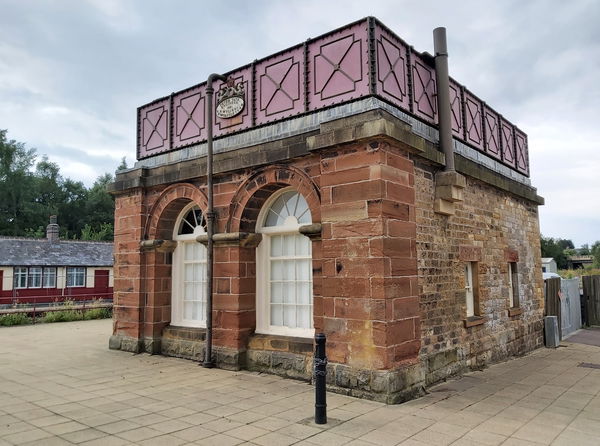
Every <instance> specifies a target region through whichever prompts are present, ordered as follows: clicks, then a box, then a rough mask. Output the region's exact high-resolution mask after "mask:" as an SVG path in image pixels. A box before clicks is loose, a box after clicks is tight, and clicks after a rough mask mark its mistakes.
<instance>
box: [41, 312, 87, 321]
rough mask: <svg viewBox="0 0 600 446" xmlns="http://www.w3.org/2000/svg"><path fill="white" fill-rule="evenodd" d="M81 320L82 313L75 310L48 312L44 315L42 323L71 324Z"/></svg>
mask: <svg viewBox="0 0 600 446" xmlns="http://www.w3.org/2000/svg"><path fill="white" fill-rule="evenodd" d="M82 319H83V313H82V312H81V311H75V310H61V311H49V312H48V313H46V314H44V317H43V318H42V321H43V322H47V323H50V322H71V321H80V320H82Z"/></svg>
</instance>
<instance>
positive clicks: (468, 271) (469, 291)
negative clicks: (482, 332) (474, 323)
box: [465, 262, 475, 317]
mask: <svg viewBox="0 0 600 446" xmlns="http://www.w3.org/2000/svg"><path fill="white" fill-rule="evenodd" d="M465 299H466V303H467V317H474V316H475V290H474V286H473V262H466V263H465Z"/></svg>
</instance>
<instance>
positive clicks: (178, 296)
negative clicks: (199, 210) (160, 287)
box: [171, 203, 207, 328]
mask: <svg viewBox="0 0 600 446" xmlns="http://www.w3.org/2000/svg"><path fill="white" fill-rule="evenodd" d="M194 207H197V205H196V204H195V203H190V204H188V205H187V206H186V207H185V208H183V210H182V211H181V212H180V213H179V216H178V217H177V220H176V222H175V227H174V228H173V240H174V241H176V242H177V246H176V248H175V251H173V262H172V275H171V276H172V282H171V325H177V326H181V327H197V328H206V311H202V318H201V319H200V320H194V319H186V318H185V317H184V296H185V282H184V277H185V264H186V260H185V246H186V245H188V244H192V243H194V244H198V245H199V247H200V249H201V250H202V249H203V250H204V253H205V255H204V261H194V262H188V263H200V264H202V263H204V265H205V268H204V271H205V272H206V254H207V253H206V246H204V245H202V244H200V243H198V242H197V241H196V237H198V236H199V235H202V234H206V230H205V229H204V228H203V227H202V226H201V225H199V226H196V227H195V228H194V232H193V233H192V234H179V228H180V226H181V224H182V222H183V219H184V218H185V217H186V215H187V214H188V212H189V211H190V210H191V209H193V208H194ZM204 283H206V276H205V277H204ZM203 286H204V285H203ZM204 306H206V297H205V303H204Z"/></svg>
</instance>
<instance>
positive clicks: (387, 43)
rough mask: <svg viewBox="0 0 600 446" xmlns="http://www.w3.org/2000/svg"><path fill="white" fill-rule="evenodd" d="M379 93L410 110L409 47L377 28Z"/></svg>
mask: <svg viewBox="0 0 600 446" xmlns="http://www.w3.org/2000/svg"><path fill="white" fill-rule="evenodd" d="M375 49H376V51H375V55H376V60H377V93H378V94H379V95H380V96H382V97H384V98H386V99H388V100H389V101H391V102H392V103H393V104H395V105H398V106H399V107H401V108H403V109H405V110H410V107H409V102H408V101H409V96H408V76H407V73H406V66H407V51H408V50H407V48H406V45H405V44H404V43H403V42H402V41H401V40H400V39H398V38H397V37H396V36H394V35H393V34H391V33H389V32H387V31H386V30H385V29H383V28H382V27H380V26H377V27H376V28H375Z"/></svg>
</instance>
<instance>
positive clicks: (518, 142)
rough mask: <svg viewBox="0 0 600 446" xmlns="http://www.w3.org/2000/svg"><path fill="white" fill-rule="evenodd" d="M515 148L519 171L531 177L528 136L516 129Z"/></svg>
mask: <svg viewBox="0 0 600 446" xmlns="http://www.w3.org/2000/svg"><path fill="white" fill-rule="evenodd" d="M515 148H516V155H517V170H518V171H520V172H523V173H524V174H525V175H529V149H528V147H527V135H526V134H525V133H523V132H522V131H521V130H519V129H517V128H516V127H515Z"/></svg>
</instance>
